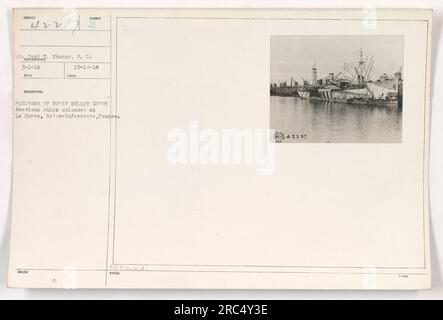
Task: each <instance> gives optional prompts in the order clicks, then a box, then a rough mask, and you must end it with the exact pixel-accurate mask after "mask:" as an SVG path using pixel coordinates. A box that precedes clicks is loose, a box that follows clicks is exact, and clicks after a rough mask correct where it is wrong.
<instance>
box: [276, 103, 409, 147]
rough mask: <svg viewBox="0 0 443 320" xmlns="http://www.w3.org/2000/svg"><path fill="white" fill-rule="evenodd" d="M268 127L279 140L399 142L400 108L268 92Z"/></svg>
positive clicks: (400, 126) (400, 127)
mask: <svg viewBox="0 0 443 320" xmlns="http://www.w3.org/2000/svg"><path fill="white" fill-rule="evenodd" d="M270 98H271V129H275V130H276V132H280V134H279V137H283V136H284V137H285V138H284V139H282V140H281V142H323V143H327V142H338V143H355V142H368V143H377V142H378V143H399V142H401V130H402V110H401V108H398V107H397V106H371V105H358V104H347V103H338V102H325V101H313V100H305V99H301V98H296V97H278V96H271V97H270Z"/></svg>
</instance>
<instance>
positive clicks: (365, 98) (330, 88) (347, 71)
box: [297, 48, 403, 107]
mask: <svg viewBox="0 0 443 320" xmlns="http://www.w3.org/2000/svg"><path fill="white" fill-rule="evenodd" d="M359 53H360V55H359V57H360V58H359V61H358V62H357V64H356V65H355V66H354V67H351V66H349V65H348V64H346V63H345V64H344V66H343V70H342V71H341V72H339V73H338V74H334V73H329V74H328V76H326V77H324V78H318V70H317V65H316V63H315V62H314V65H313V67H312V79H311V81H310V82H309V81H307V80H305V79H303V85H301V86H299V87H298V88H297V95H298V96H299V97H300V98H302V99H310V100H319V101H332V102H344V103H352V104H370V105H379V106H399V107H402V101H403V80H402V67H400V70H399V71H398V72H396V73H395V74H394V76H389V75H387V74H386V73H384V74H382V75H381V76H380V77H379V78H378V79H377V80H376V81H372V80H371V72H372V69H373V66H374V63H375V62H374V58H373V57H371V58H369V57H365V55H364V52H363V50H362V49H361V48H360V51H359Z"/></svg>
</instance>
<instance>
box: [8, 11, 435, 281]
mask: <svg viewBox="0 0 443 320" xmlns="http://www.w3.org/2000/svg"><path fill="white" fill-rule="evenodd" d="M430 32H431V11H430V10H373V11H365V10H194V9H193V10H170V9H168V10H147V9H144V10H142V9H137V10H136V9H131V10H130V9H16V10H14V141H13V156H14V160H13V204H12V211H13V222H12V235H11V237H12V238H11V253H10V270H9V286H11V287H44V288H46V287H48V288H60V287H61V288H247V289H248V288H250V289H254V288H269V289H280V288H281V289H287V288H294V289H339V288H342V289H423V288H429V287H430V256H429V252H430V251H429V221H428V134H429V114H430V113H429V108H430V106H429V99H428V93H429V86H430V85H429V77H430V51H431V50H430V48H431V43H430ZM288 142H289V143H288Z"/></svg>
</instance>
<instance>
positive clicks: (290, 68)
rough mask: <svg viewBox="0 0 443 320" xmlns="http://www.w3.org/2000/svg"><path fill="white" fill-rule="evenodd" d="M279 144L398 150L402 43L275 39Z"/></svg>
mask: <svg viewBox="0 0 443 320" xmlns="http://www.w3.org/2000/svg"><path fill="white" fill-rule="evenodd" d="M270 46H271V57H270V73H271V75H270V85H269V94H270V128H271V129H273V130H275V137H274V138H275V139H274V142H277V143H306V142H308V143H309V142H310V143H401V142H402V113H403V85H404V78H403V74H404V67H403V56H404V46H403V36H398V35H331V36H291V35H281V36H280V35H278V36H277V35H275V36H271V39H270Z"/></svg>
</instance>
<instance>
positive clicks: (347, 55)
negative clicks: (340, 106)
mask: <svg viewBox="0 0 443 320" xmlns="http://www.w3.org/2000/svg"><path fill="white" fill-rule="evenodd" d="M360 48H362V49H363V53H364V55H365V56H369V58H370V57H374V61H375V62H374V66H373V68H372V72H371V76H370V78H371V79H373V80H376V79H378V77H379V76H380V75H381V74H383V73H387V74H389V75H393V74H394V73H395V72H397V71H398V70H400V68H401V67H402V66H403V36H400V35H343V36H271V82H276V83H278V82H279V81H284V80H286V81H288V83H289V81H290V78H291V77H293V78H295V79H296V80H297V81H299V82H301V81H302V79H301V78H302V77H303V78H304V79H305V80H309V81H311V79H312V66H313V64H314V61H315V63H316V65H317V69H318V71H317V72H318V78H322V77H324V76H327V75H328V74H329V72H334V73H335V74H338V73H339V72H340V71H343V68H342V67H343V65H344V63H345V62H346V63H347V64H348V65H349V66H355V65H357V61H358V60H359V50H360Z"/></svg>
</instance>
